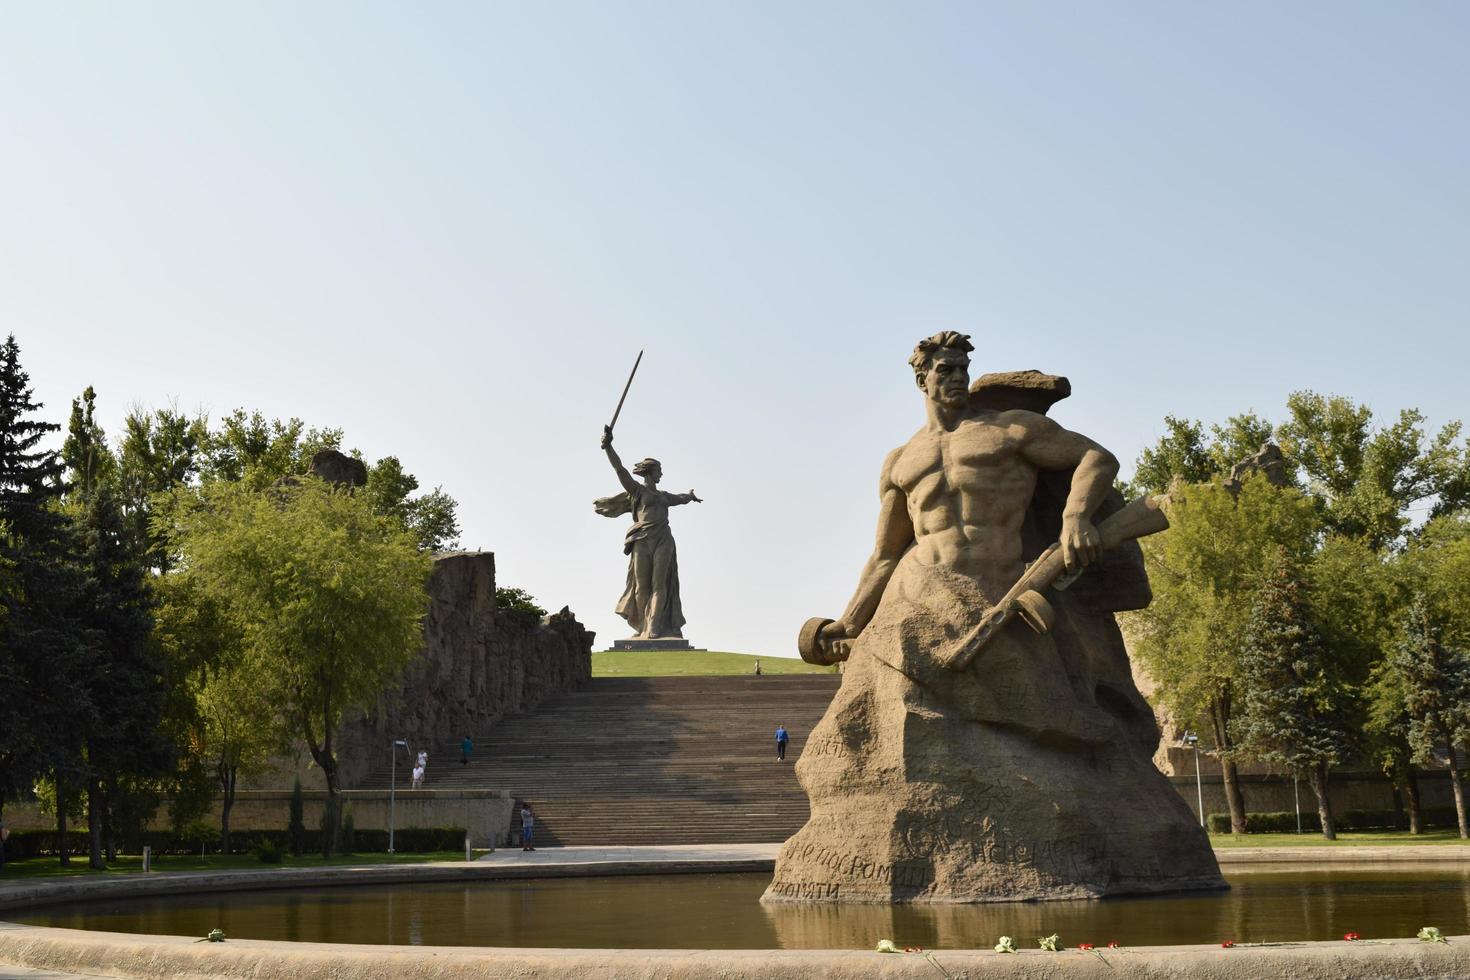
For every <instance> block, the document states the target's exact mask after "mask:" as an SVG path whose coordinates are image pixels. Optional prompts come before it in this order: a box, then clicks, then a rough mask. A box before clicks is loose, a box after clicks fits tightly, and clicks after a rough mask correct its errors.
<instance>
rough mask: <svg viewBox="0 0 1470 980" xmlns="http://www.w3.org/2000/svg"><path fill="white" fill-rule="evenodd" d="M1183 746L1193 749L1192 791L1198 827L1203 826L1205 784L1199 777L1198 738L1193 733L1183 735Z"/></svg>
mask: <svg viewBox="0 0 1470 980" xmlns="http://www.w3.org/2000/svg"><path fill="white" fill-rule="evenodd" d="M1184 744H1185V745H1187V746H1189V747H1190V748H1192V749H1194V790H1195V793H1196V794H1197V795H1198V797H1199V825H1200V826H1201V827H1203V826H1204V825H1205V784H1204V782H1203V781H1201V779H1200V775H1199V736H1198V735H1196V734H1195V733H1194V732H1185V733H1184Z"/></svg>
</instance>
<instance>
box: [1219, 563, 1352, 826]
mask: <svg viewBox="0 0 1470 980" xmlns="http://www.w3.org/2000/svg"><path fill="white" fill-rule="evenodd" d="M1240 672H1241V677H1242V679H1243V683H1242V687H1243V689H1244V691H1243V696H1242V697H1241V699H1240V711H1239V713H1238V714H1237V715H1236V717H1235V718H1234V719H1232V720H1231V724H1232V728H1233V729H1234V731H1233V734H1234V737H1235V741H1236V745H1237V746H1239V748H1240V750H1241V751H1242V752H1243V753H1245V754H1246V755H1248V756H1250V757H1251V758H1254V759H1258V760H1260V761H1261V762H1264V763H1266V764H1268V765H1272V766H1280V767H1282V768H1285V769H1287V770H1289V771H1290V772H1293V773H1296V774H1298V775H1304V776H1306V777H1307V782H1308V783H1309V784H1310V785H1311V787H1312V792H1313V794H1314V795H1315V796H1316V797H1317V813H1318V815H1319V816H1320V817H1321V821H1322V836H1324V837H1326V838H1327V839H1328V840H1335V839H1336V838H1337V832H1336V830H1335V828H1334V827H1333V822H1332V801H1331V798H1330V797H1329V795H1328V791H1327V771H1328V768H1329V767H1330V766H1332V765H1335V764H1336V763H1337V762H1338V761H1339V760H1340V759H1341V758H1342V755H1343V752H1344V750H1345V749H1346V748H1347V746H1348V732H1347V725H1346V723H1345V720H1344V718H1345V715H1346V714H1347V708H1348V704H1349V702H1350V700H1351V695H1350V692H1349V691H1348V690H1347V689H1346V686H1345V685H1344V683H1343V680H1342V677H1341V671H1340V669H1338V665H1336V664H1334V663H1333V662H1332V660H1331V657H1330V656H1329V653H1328V649H1327V647H1326V645H1325V644H1324V643H1323V642H1322V637H1321V634H1320V633H1319V632H1318V631H1317V626H1316V624H1315V622H1314V621H1313V617H1312V613H1311V610H1310V609H1309V608H1308V604H1307V586H1306V581H1305V576H1304V575H1303V574H1302V572H1301V569H1300V567H1299V566H1298V565H1297V563H1296V562H1295V561H1293V560H1292V559H1291V558H1290V557H1289V556H1288V555H1287V554H1286V553H1285V551H1284V549H1283V550H1280V551H1279V552H1278V554H1277V557H1276V560H1275V563H1274V567H1273V568H1272V569H1271V572H1270V575H1269V577H1268V578H1267V579H1266V581H1265V583H1264V585H1263V586H1262V587H1261V589H1260V592H1259V594H1258V596H1257V598H1256V602H1255V604H1254V605H1253V607H1252V609H1251V617H1250V622H1249V623H1248V624H1247V627H1246V632H1245V643H1244V644H1243V645H1242V647H1241V652H1240Z"/></svg>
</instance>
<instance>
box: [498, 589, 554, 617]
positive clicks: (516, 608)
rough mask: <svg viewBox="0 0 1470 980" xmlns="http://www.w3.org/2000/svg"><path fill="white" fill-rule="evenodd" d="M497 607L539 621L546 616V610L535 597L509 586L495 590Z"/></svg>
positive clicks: (523, 590)
mask: <svg viewBox="0 0 1470 980" xmlns="http://www.w3.org/2000/svg"><path fill="white" fill-rule="evenodd" d="M495 606H496V608H498V609H505V610H508V611H510V612H513V613H518V614H520V615H522V616H525V617H526V618H527V619H534V620H537V621H540V619H541V617H542V616H545V615H546V610H545V609H543V608H541V605H540V604H539V603H538V602H537V601H536V597H535V596H533V595H531V593H529V592H527V591H526V590H525V589H517V588H515V587H514V586H509V585H507V586H502V587H501V588H498V589H496V590H495Z"/></svg>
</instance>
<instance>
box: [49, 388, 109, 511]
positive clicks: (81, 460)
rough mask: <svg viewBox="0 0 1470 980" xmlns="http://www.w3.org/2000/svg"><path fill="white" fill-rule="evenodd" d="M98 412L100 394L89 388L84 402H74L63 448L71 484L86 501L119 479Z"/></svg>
mask: <svg viewBox="0 0 1470 980" xmlns="http://www.w3.org/2000/svg"><path fill="white" fill-rule="evenodd" d="M96 408H97V392H96V391H94V390H93V388H92V386H91V385H88V386H87V390H86V391H83V392H82V397H81V398H74V399H72V403H71V421H70V423H69V424H68V425H67V430H66V442H65V443H63V444H62V446H61V460H62V463H63V464H65V466H66V469H67V477H68V483H69V484H70V486H71V489H72V491H73V493H75V494H76V495H77V496H79V497H81V499H83V500H89V499H91V497H92V496H93V495H94V494H96V493H97V492H98V491H99V490H100V489H102V488H103V487H105V486H110V485H111V484H112V482H113V479H114V478H115V477H116V475H117V460H116V459H115V458H113V455H112V452H111V450H109V449H108V448H107V437H106V435H104V434H103V432H102V427H101V426H100V425H98V424H97V421H96V418H95V414H96Z"/></svg>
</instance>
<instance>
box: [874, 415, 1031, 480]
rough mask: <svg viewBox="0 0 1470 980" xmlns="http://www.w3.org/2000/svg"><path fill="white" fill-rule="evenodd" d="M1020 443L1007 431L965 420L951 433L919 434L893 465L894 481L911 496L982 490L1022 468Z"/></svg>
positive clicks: (927, 432)
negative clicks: (937, 491)
mask: <svg viewBox="0 0 1470 980" xmlns="http://www.w3.org/2000/svg"><path fill="white" fill-rule="evenodd" d="M1018 446H1019V442H1018V440H1017V439H1016V437H1015V435H1014V434H1013V433H1012V432H1011V431H1010V430H1009V429H1007V428H1005V427H1001V426H996V425H988V424H985V423H983V422H971V421H966V422H962V423H960V425H959V426H958V427H957V428H956V429H955V430H954V431H953V432H929V431H924V432H920V433H918V434H917V435H915V436H914V438H913V439H911V440H910V441H909V443H908V445H907V446H905V447H904V451H903V454H902V455H901V456H900V457H899V458H898V460H897V461H895V463H894V466H893V482H894V483H895V484H897V485H898V487H899V488H900V489H901V490H903V491H904V492H905V493H907V494H910V495H911V496H912V495H914V494H915V493H919V494H920V495H922V494H923V493H924V492H925V491H935V490H939V491H953V490H967V489H982V487H981V486H980V485H981V484H984V483H985V482H987V481H989V480H993V479H995V478H996V477H997V476H999V475H1000V474H1001V473H1003V472H1004V471H1006V470H1007V469H1009V468H1011V467H1015V466H1022V465H1023V464H1022V463H1021V460H1020V458H1019V456H1018Z"/></svg>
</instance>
